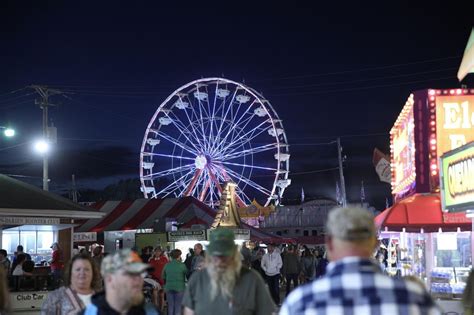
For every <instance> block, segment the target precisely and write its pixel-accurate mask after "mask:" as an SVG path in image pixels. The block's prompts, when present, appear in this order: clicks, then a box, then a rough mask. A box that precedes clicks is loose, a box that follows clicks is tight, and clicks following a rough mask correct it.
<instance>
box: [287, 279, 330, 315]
mask: <svg viewBox="0 0 474 315" xmlns="http://www.w3.org/2000/svg"><path fill="white" fill-rule="evenodd" d="M327 282H328V279H326V278H321V279H319V280H315V281H313V282H310V283H307V284H304V285H300V286H298V287H297V288H295V289H294V290H293V291H291V292H290V294H289V295H288V297H287V298H286V299H285V302H284V304H285V305H284V307H285V308H286V309H288V310H290V311H291V313H292V314H293V313H294V312H298V310H299V309H301V308H304V307H305V301H313V302H314V301H315V299H317V298H319V297H320V296H319V295H318V294H317V293H318V291H322V290H323V289H324V288H326V287H327Z"/></svg>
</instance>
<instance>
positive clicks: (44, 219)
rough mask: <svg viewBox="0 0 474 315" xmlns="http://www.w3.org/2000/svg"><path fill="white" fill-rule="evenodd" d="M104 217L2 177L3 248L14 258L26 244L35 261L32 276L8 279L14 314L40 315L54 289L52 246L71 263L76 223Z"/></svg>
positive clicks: (0, 224) (0, 234)
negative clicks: (59, 247)
mask: <svg viewBox="0 0 474 315" xmlns="http://www.w3.org/2000/svg"><path fill="white" fill-rule="evenodd" d="M102 216H103V214H102V213H99V212H97V211H94V209H91V208H88V207H83V206H80V205H78V204H76V203H73V202H71V201H70V200H68V199H65V198H62V197H60V196H57V195H55V194H52V193H49V192H46V191H43V190H41V189H39V188H37V187H34V186H32V185H29V184H26V183H24V182H21V181H18V180H16V179H13V178H11V177H8V176H5V175H1V174H0V243H1V244H2V245H1V246H2V248H3V249H5V250H6V251H7V253H8V255H9V256H10V257H11V256H13V254H14V252H15V251H16V247H17V246H18V245H23V247H24V252H25V253H28V254H29V255H30V256H31V258H32V260H33V261H34V262H35V266H34V269H33V276H29V277H23V276H15V277H10V278H9V279H8V283H9V287H10V300H11V304H12V308H13V311H14V312H15V313H24V314H26V313H30V312H32V313H35V314H37V313H38V309H39V307H40V306H41V304H42V302H43V301H44V299H45V298H46V296H47V294H48V290H51V289H54V284H53V283H52V282H51V279H49V277H48V274H49V272H50V270H49V266H48V262H49V261H50V260H51V253H52V250H51V248H50V246H51V244H52V243H53V242H58V243H59V244H60V246H61V247H62V250H63V255H64V258H65V260H68V259H69V257H71V249H72V229H73V227H74V225H75V224H76V223H75V222H76V221H77V220H80V219H83V218H101V217H102ZM10 260H11V259H10Z"/></svg>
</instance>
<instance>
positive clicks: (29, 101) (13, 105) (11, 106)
mask: <svg viewBox="0 0 474 315" xmlns="http://www.w3.org/2000/svg"><path fill="white" fill-rule="evenodd" d="M33 101H34V99H30V100H26V101H23V102H19V103H15V104H11V105H5V106H2V107H0V109H8V108H14V107H18V106H20V105H23V104H27V103H32V102H33Z"/></svg>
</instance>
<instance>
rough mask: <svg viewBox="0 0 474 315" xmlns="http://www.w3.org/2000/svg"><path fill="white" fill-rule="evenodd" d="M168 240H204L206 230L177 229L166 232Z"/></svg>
mask: <svg viewBox="0 0 474 315" xmlns="http://www.w3.org/2000/svg"><path fill="white" fill-rule="evenodd" d="M166 235H167V238H168V242H180V241H205V240H206V230H179V231H172V232H168V233H167V234H166Z"/></svg>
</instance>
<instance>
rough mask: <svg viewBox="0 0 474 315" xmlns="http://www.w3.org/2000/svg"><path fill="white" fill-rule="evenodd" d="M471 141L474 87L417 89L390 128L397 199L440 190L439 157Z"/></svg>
mask: <svg viewBox="0 0 474 315" xmlns="http://www.w3.org/2000/svg"><path fill="white" fill-rule="evenodd" d="M471 141H474V89H449V90H432V89H430V90H421V91H416V92H413V93H412V94H411V95H410V97H409V98H408V100H407V102H406V103H405V106H404V107H403V110H402V112H401V113H400V115H399V116H398V118H397V120H396V122H395V124H394V126H393V127H392V129H391V130H390V151H391V165H390V166H391V174H392V194H393V195H394V198H395V200H401V199H403V198H405V197H407V196H410V195H411V194H413V193H433V192H439V188H440V175H439V165H438V162H439V161H438V159H439V157H440V156H441V155H443V154H445V153H446V152H448V151H451V150H453V149H456V148H458V147H460V146H462V145H464V144H466V143H468V142H471Z"/></svg>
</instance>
